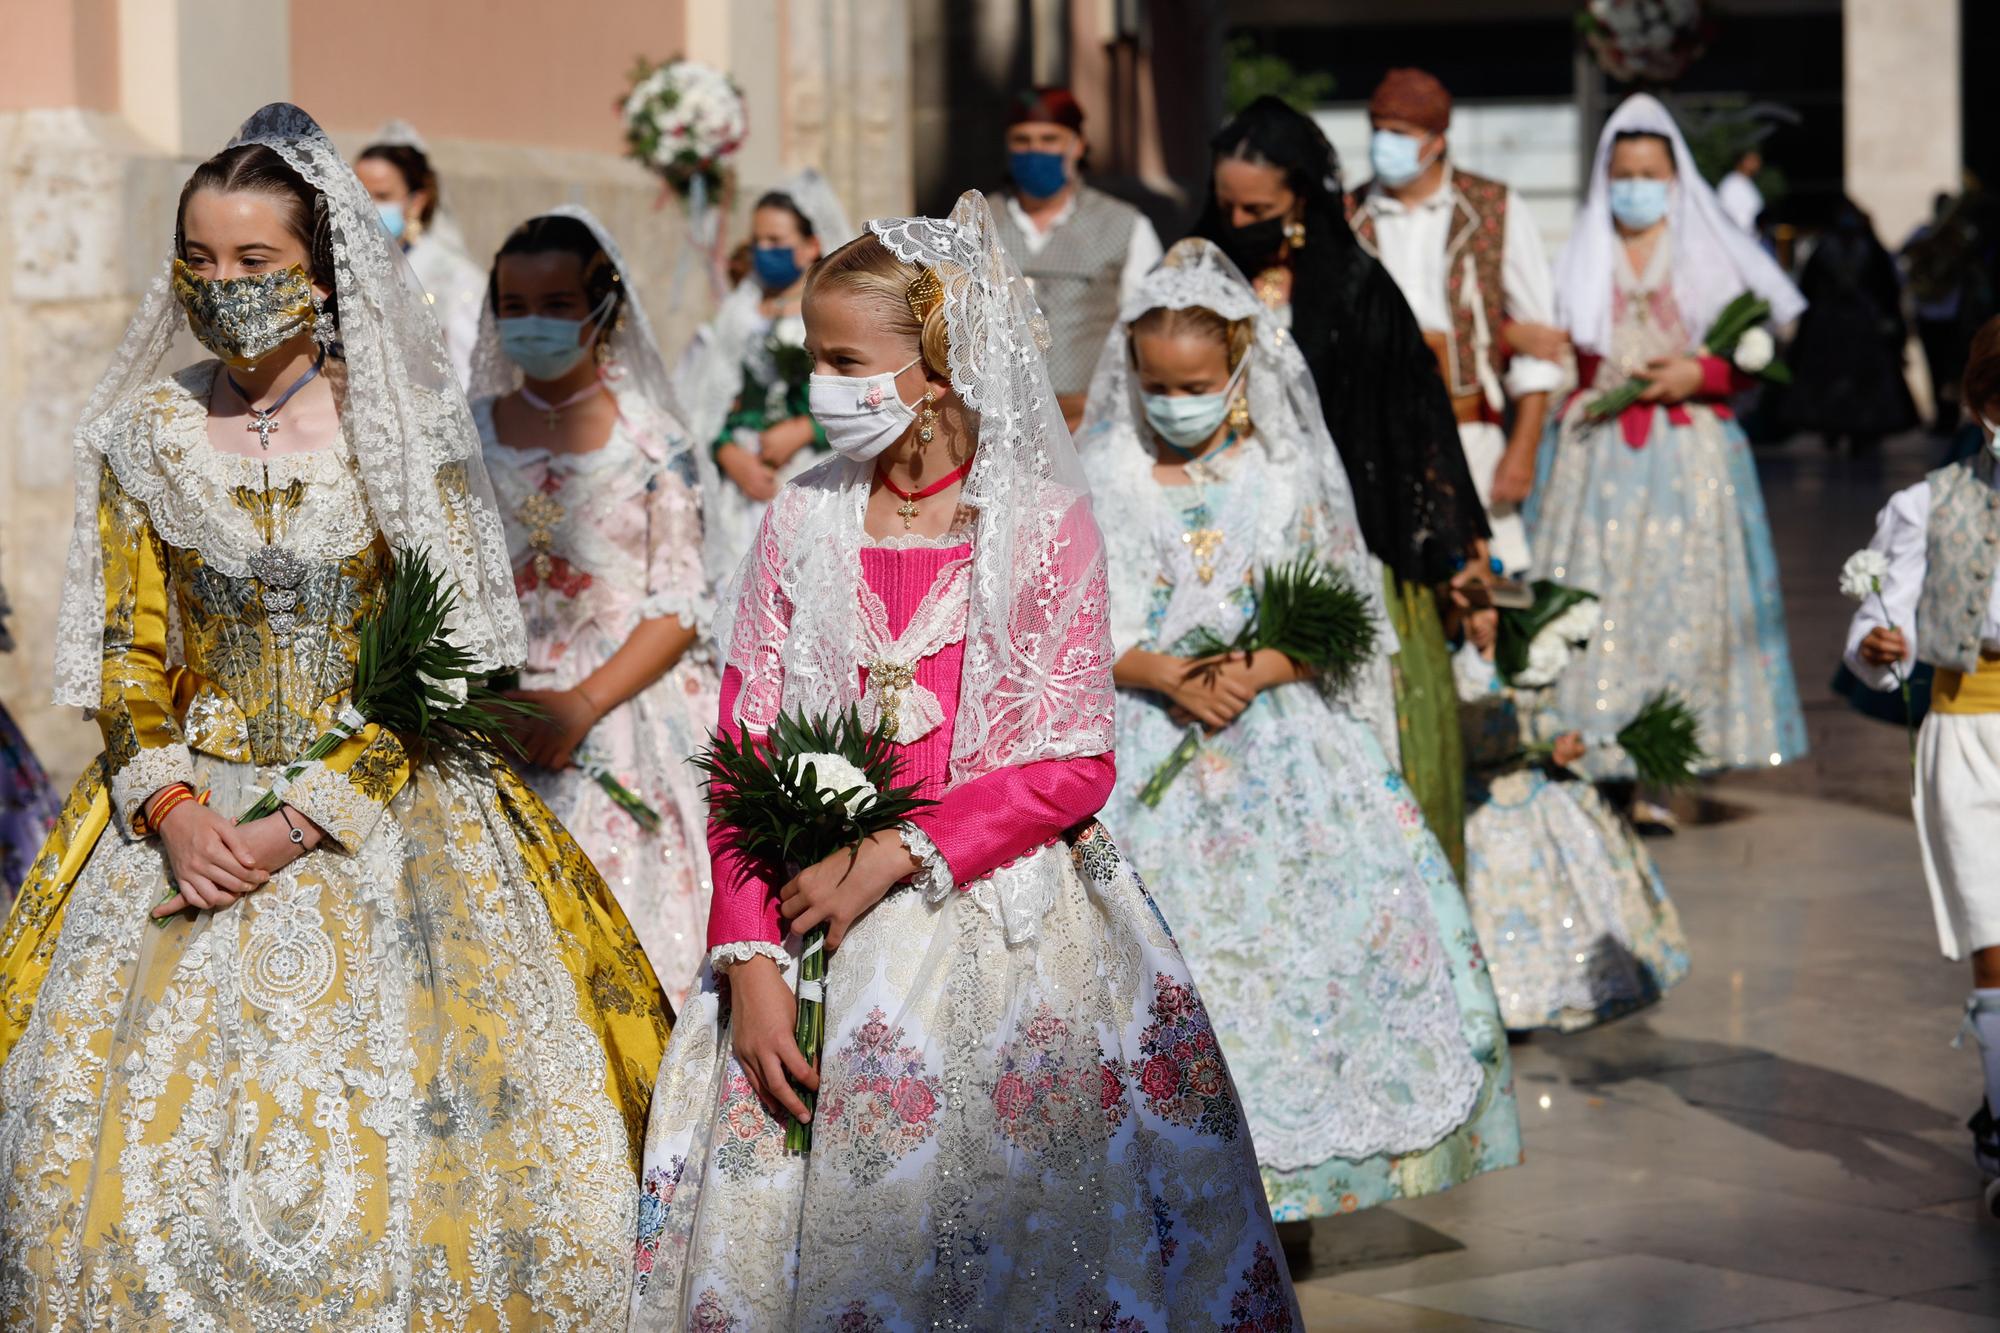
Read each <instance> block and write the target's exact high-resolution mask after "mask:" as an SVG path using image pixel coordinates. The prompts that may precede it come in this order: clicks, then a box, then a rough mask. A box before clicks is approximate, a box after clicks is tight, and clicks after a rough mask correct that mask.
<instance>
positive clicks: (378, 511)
mask: <svg viewBox="0 0 2000 1333" xmlns="http://www.w3.org/2000/svg"><path fill="white" fill-rule="evenodd" d="M246 143H258V144H264V145H267V146H268V147H270V148H271V149H272V150H273V151H275V152H276V153H277V154H278V155H279V156H280V157H282V158H283V159H284V160H285V162H286V163H287V165H289V166H290V167H291V168H292V169H293V170H294V171H296V172H297V173H298V174H299V176H300V177H301V178H302V179H303V180H304V181H305V182H306V183H307V184H308V185H309V186H311V187H312V188H313V189H314V190H317V191H318V192H319V195H320V197H321V199H322V200H323V201H324V204H325V210H326V225H327V227H328V229H329V231H330V233H331V239H332V249H333V267H334V271H333V273H332V274H330V275H321V276H322V280H326V281H330V284H331V286H332V288H333V292H334V296H335V298H336V301H337V308H338V310H339V320H340V346H341V350H342V352H343V354H344V375H343V377H342V378H343V379H344V381H345V387H344V391H343V396H342V398H341V402H340V412H341V425H342V430H343V434H344V435H345V437H346V439H347V441H348V447H349V448H350V449H351V450H352V451H353V454H354V458H355V462H356V464H357V471H358V472H359V474H360V476H361V478H362V481H363V484H364V486H365V488H366V492H367V497H368V507H369V509H370V511H371V513H372V517H373V519H374V524H375V526H376V527H377V528H378V529H379V530H380V531H381V532H382V534H383V535H384V536H385V537H386V538H387V539H388V541H389V543H390V544H391V545H392V546H395V547H397V548H398V549H417V548H422V549H424V550H426V551H428V553H429V555H430V559H431V560H432V562H433V563H434V564H436V565H438V566H440V567H441V568H442V569H443V571H444V572H445V573H446V575H447V576H448V577H449V578H450V579H451V581H452V583H453V584H454V585H455V588H456V592H457V598H458V605H457V610H456V612H455V614H454V616H453V618H452V623H451V630H452V633H453V636H454V637H455V638H456V640H457V641H458V643H459V644H460V645H461V646H463V647H464V648H465V649H466V650H467V651H469V652H470V653H471V654H472V655H473V656H474V657H475V658H476V659H477V660H478V662H479V663H480V664H481V665H483V666H487V667H491V668H494V669H496V670H497V669H500V668H503V667H507V666H512V665H515V664H517V663H519V662H520V660H521V659H522V657H523V655H524V654H525V651H526V645H525V634H524V631H523V628H522V624H521V613H520V607H519V605H518V603H517V601H516V599H515V595H514V581H513V575H512V571H511V570H510V568H509V565H508V562H507V544H506V539H505V535H504V533H503V530H502V527H501V522H500V515H499V511H498V509H497V508H496V507H495V505H494V501H493V489H492V485H491V483H490V482H489V481H488V479H487V476H486V468H485V464H484V462H483V461H482V459H481V454H480V447H479V436H478V433H477V431H476V430H475V429H474V427H473V424H472V416H471V413H470V411H469V409H468V408H467V406H466V401H465V396H464V395H463V394H462V393H461V392H460V391H459V388H458V384H457V381H456V377H455V376H454V375H453V374H452V368H451V363H450V361H449V359H448V358H447V356H446V354H445V350H444V345H443V341H442V339H441V337H440V335H439V333H438V326H437V321H436V320H435V318H433V316H432V314H431V312H430V310H429V308H428V307H427V306H426V305H425V304H424V302H423V299H422V296H421V295H420V290H421V289H420V288H419V287H418V286H417V284H415V283H414V282H412V281H409V280H408V279H407V275H406V274H405V272H404V268H403V266H404V262H405V261H404V259H403V257H402V254H401V252H400V251H399V250H398V249H397V248H396V246H395V244H394V243H393V242H392V241H391V240H390V239H389V235H388V233H387V232H386V231H384V230H383V228H382V225H381V222H380V220H379V218H378V217H377V214H376V211H375V205H374V203H373V201H372V200H370V199H369V197H368V192H367V191H366V190H365V189H363V188H362V186H361V182H360V181H359V180H357V179H356V178H355V175H354V172H353V171H352V170H351V169H350V168H349V167H348V165H347V164H346V162H344V161H343V160H342V159H341V157H340V154H339V153H338V152H337V151H335V149H334V147H333V144H332V142H331V141H329V140H328V138H327V137H326V134H325V132H324V131H322V130H321V129H320V127H319V126H318V125H317V124H316V123H315V122H314V121H313V119H312V117H311V116H308V115H307V114H306V113H305V112H303V111H301V110H300V109H299V108H298V107H295V106H292V105H290V104H288V103H283V102H276V103H272V104H271V105H270V106H267V107H265V108H263V109H262V110H261V111H258V112H257V113H256V114H255V115H253V116H251V117H250V119H249V120H247V121H245V122H244V124H243V128H242V129H241V130H239V131H238V132H237V134H236V137H235V138H234V139H232V140H231V141H230V146H232V147H234V146H235V145H238V144H246ZM166 250H167V253H166V254H164V255H163V256H162V258H161V263H160V271H159V274H158V275H157V276H156V277H155V278H154V279H153V282H152V284H151V285H150V286H149V287H148V289H147V291H146V296H145V299H144V301H143V302H142V303H141V304H140V307H139V313H138V314H137V315H135V316H134V317H133V320H132V323H131V325H130V326H129V327H128V328H127V330H126V333H125V339H124V341H123V342H122V343H121V344H120V345H119V348H118V353H117V355H116V357H115V358H114V359H113V360H112V363H111V367H110V369H109V370H107V371H106V372H105V374H104V377H103V378H102V379H101V380H99V381H98V384H97V387H96V389H95V390H94V391H93V392H92V393H91V395H90V398H89V400H88V401H87V402H86V404H85V406H84V411H83V418H82V421H81V423H80V424H79V426H78V428H77V433H76V440H75V454H76V527H75V531H74V533H73V535H72V538H71V545H70V555H69V565H68V569H67V572H66V576H65V579H64V584H63V602H62V611H61V615H60V617H59V620H58V623H57V632H56V677H55V685H56V688H55V701H56V702H57V703H59V704H73V705H76V706H78V707H83V708H95V707H96V706H97V703H98V699H99V690H100V676H101V672H102V664H103V634H104V586H103V583H104V579H103V564H102V556H101V551H100V548H99V543H98V536H97V508H98V478H99V476H100V475H101V473H102V471H103V468H104V466H105V464H106V463H107V462H109V463H110V465H111V466H112V467H113V469H114V470H115V471H117V474H118V475H119V477H120V479H121V481H123V480H124V479H125V475H126V474H125V471H124V470H123V469H125V468H127V467H135V468H136V467H141V466H144V465H149V464H151V462H152V460H151V458H150V447H149V445H150V440H149V432H150V431H151V429H152V426H153V421H154V414H153V413H152V412H151V411H150V410H149V399H150V396H151V395H152V394H153V393H155V392H156V391H158V390H159V389H160V388H161V386H162V381H163V379H164V378H165V377H166V376H168V375H170V374H172V373H173V372H175V371H177V370H179V369H181V368H183V367H185V366H187V365H189V364H190V363H192V362H194V361H196V360H199V359H200V358H201V357H202V356H203V355H204V354H203V353H201V352H200V350H199V349H198V348H197V347H196V346H195V345H194V343H193V340H192V339H191V338H190V337H189V336H188V334H187V332H186V321H185V320H184V319H183V317H182V313H181V310H180V307H179V305H178V303H177V302H176V301H175V299H174V296H173V293H172V292H171V290H170V289H169V286H168V271H169V267H170V265H171V261H172V259H173V257H174V256H173V242H172V239H171V238H169V244H168V246H167V247H166ZM138 489H139V490H140V491H141V492H143V490H144V487H143V486H141V487H139V488H138ZM153 518H154V523H155V526H156V527H157V528H159V530H160V534H161V536H162V537H163V538H164V539H165V540H167V541H169V542H172V543H173V544H175V545H178V546H183V547H184V548H186V549H193V550H198V551H200V552H201V554H202V556H203V558H204V559H205V560H207V561H208V562H209V563H211V564H214V565H216V566H217V567H219V568H221V569H222V570H223V571H224V572H226V573H231V574H238V575H240V574H242V573H243V572H245V571H244V569H243V568H239V566H242V565H243V564H244V561H243V559H242V554H241V553H240V552H235V551H231V550H227V549H222V548H221V547H220V545H219V544H218V543H217V542H216V541H214V540H213V538H212V537H210V536H209V535H208V534H209V529H210V528H211V527H212V526H213V525H207V524H203V523H201V522H200V521H199V520H200V518H201V516H200V515H196V514H185V513H183V514H177V513H174V512H172V510H171V507H162V508H161V509H160V510H159V511H158V512H155V513H154V514H153Z"/></svg>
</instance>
